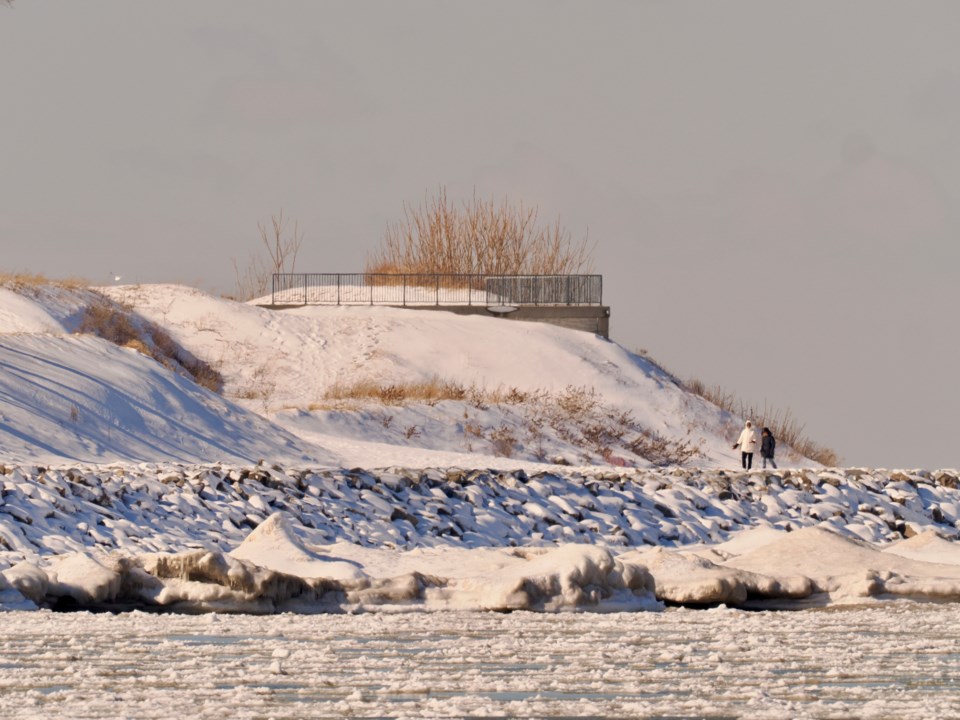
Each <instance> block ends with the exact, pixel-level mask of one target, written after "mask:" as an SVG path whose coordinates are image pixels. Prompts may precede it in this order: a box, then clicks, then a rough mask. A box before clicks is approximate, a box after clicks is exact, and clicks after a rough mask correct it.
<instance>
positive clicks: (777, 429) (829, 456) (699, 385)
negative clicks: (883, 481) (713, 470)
mask: <svg viewBox="0 0 960 720" xmlns="http://www.w3.org/2000/svg"><path fill="white" fill-rule="evenodd" d="M683 387H684V388H685V389H687V390H689V391H690V392H692V393H694V394H696V395H699V396H700V397H702V398H703V399H704V400H707V401H708V402H711V403H713V404H714V405H716V406H717V407H719V408H720V409H721V410H726V411H727V412H728V413H730V414H731V415H735V416H737V417H739V418H741V419H744V420H746V419H748V418H749V419H751V420H752V421H753V423H754V425H756V426H758V427H761V428H763V427H768V428H770V432H771V433H773V436H774V437H775V438H777V442H778V443H780V442H782V443H784V444H786V445H789V446H790V447H791V448H793V449H794V450H795V451H796V452H797V453H799V454H800V455H802V456H803V457H806V458H810V459H811V460H814V461H815V462H818V463H820V464H821V465H826V466H827V467H836V466H837V465H839V464H840V461H841V458H840V456H839V455H838V454H837V453H836V452H835V451H834V450H832V449H831V448H828V447H826V446H824V445H820V444H818V443H816V442H814V441H813V440H811V439H810V438H808V437H807V436H806V435H805V434H804V425H803V423H801V422H800V421H799V420H797V418H796V417H795V416H794V415H793V413H792V412H791V411H790V410H789V409H787V410H777V409H774V408H771V407H769V406H768V405H767V404H766V403H764V404H763V407H762V408H759V407H757V406H756V405H751V404H749V403H745V402H744V401H743V400H742V399H740V398H738V397H737V396H736V395H734V394H733V393H732V392H730V391H728V390H724V389H723V388H722V387H720V386H719V385H712V386H708V385H705V384H704V383H703V382H701V381H700V380H696V379H694V380H688V381H687V382H685V383H684V384H683Z"/></svg>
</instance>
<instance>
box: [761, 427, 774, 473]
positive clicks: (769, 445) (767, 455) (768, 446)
mask: <svg viewBox="0 0 960 720" xmlns="http://www.w3.org/2000/svg"><path fill="white" fill-rule="evenodd" d="M776 449H777V439H776V438H775V437H774V436H773V433H772V432H770V428H764V429H763V432H762V433H760V457H762V458H763V467H767V460H769V461H770V464H771V465H772V466H773V469H774V470H776V469H777V463H776V462H774V460H773V453H774V452H775V451H776Z"/></svg>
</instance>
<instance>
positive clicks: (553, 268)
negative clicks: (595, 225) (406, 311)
mask: <svg viewBox="0 0 960 720" xmlns="http://www.w3.org/2000/svg"><path fill="white" fill-rule="evenodd" d="M590 256H591V252H590V249H589V248H588V246H587V240H586V239H584V240H583V241H581V242H574V241H573V240H572V238H571V235H570V233H569V232H568V231H567V230H566V229H565V228H563V226H561V225H560V221H559V220H556V221H555V222H553V223H550V224H547V225H542V224H541V223H540V221H539V217H538V211H537V208H535V207H533V208H530V207H524V205H523V203H513V202H511V201H509V200H507V199H504V200H503V201H501V202H499V203H498V202H496V201H494V200H493V199H490V200H484V199H481V198H478V197H477V196H476V195H474V196H473V198H472V199H471V200H469V201H466V202H464V203H462V205H457V204H455V203H454V202H452V201H451V200H449V199H448V198H447V191H446V188H444V187H440V188H439V191H438V192H437V194H436V195H435V196H434V197H433V198H425V199H424V202H423V204H422V205H420V206H419V207H410V206H404V218H403V220H401V221H400V222H397V223H395V224H393V225H390V226H389V227H388V228H387V231H386V233H385V235H384V238H383V242H382V246H381V248H380V250H379V251H378V252H377V253H375V254H373V255H371V256H369V257H368V259H367V263H366V272H367V273H440V274H449V275H470V274H484V275H569V274H576V273H583V272H589V271H590V266H591V257H590Z"/></svg>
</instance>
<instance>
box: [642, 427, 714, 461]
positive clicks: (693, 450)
mask: <svg viewBox="0 0 960 720" xmlns="http://www.w3.org/2000/svg"><path fill="white" fill-rule="evenodd" d="M700 442H701V443H702V442H703V441H702V440H701V441H700ZM627 447H628V448H629V450H630V452H632V453H634V454H635V455H640V456H641V457H644V458H646V459H647V460H648V461H649V462H651V463H653V464H654V465H659V466H666V465H684V464H686V463H687V462H689V461H690V460H692V459H694V458H695V457H698V456H699V455H700V454H701V451H700V446H699V444H696V443H694V442H692V441H691V440H672V439H670V438H667V437H664V436H663V435H661V434H660V433H658V432H656V431H655V430H645V429H641V430H640V433H639V434H638V435H637V436H636V437H635V438H634V439H633V440H632V441H631V442H630V443H628V445H627Z"/></svg>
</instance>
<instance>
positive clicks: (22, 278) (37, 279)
mask: <svg viewBox="0 0 960 720" xmlns="http://www.w3.org/2000/svg"><path fill="white" fill-rule="evenodd" d="M43 285H50V286H53V287H61V288H67V289H68V290H77V289H79V288H85V287H89V286H90V283H89V282H88V281H87V280H84V279H83V278H73V277H72V278H63V279H60V280H51V279H50V278H48V277H46V276H45V275H41V274H39V273H3V272H0V286H2V287H8V288H10V289H11V290H14V291H17V290H23V289H25V288H37V287H41V286H43Z"/></svg>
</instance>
